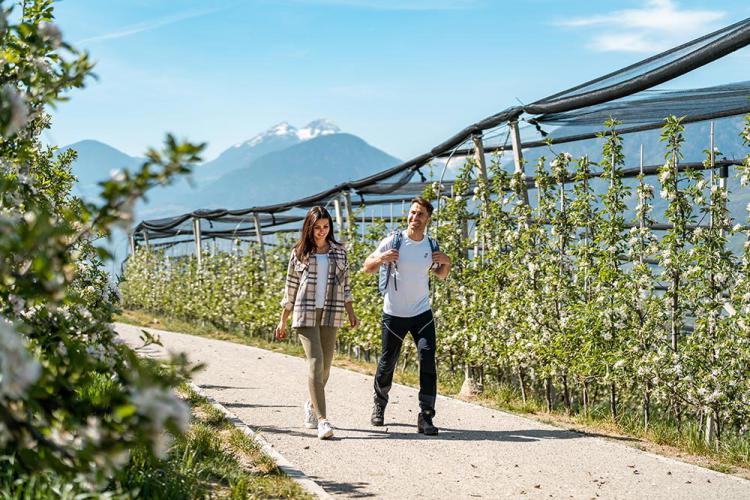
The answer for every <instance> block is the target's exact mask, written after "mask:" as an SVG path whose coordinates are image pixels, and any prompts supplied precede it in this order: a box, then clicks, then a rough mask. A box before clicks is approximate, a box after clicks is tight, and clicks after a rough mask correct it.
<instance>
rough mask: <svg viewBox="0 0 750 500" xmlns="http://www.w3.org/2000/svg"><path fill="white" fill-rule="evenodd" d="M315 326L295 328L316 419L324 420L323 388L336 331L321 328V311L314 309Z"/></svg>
mask: <svg viewBox="0 0 750 500" xmlns="http://www.w3.org/2000/svg"><path fill="white" fill-rule="evenodd" d="M315 312H316V313H317V314H316V315H315V326H305V327H302V328H297V335H299V339H300V341H301V342H302V347H303V348H304V349H305V356H306V357H307V385H308V388H309V390H310V402H312V405H313V408H314V409H315V412H316V413H317V414H318V418H326V394H325V387H326V382H328V375H329V374H330V373H331V362H332V361H333V352H334V350H335V349H336V331H337V330H338V328H336V327H333V326H321V325H320V320H321V319H322V317H323V309H316V311H315Z"/></svg>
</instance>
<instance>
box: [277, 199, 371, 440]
mask: <svg viewBox="0 0 750 500" xmlns="http://www.w3.org/2000/svg"><path fill="white" fill-rule="evenodd" d="M332 228H333V220H332V219H331V215H330V214H329V213H328V211H327V210H326V209H325V208H323V207H319V206H315V207H312V208H311V209H310V210H309V211H308V212H307V215H306V216H305V222H304V223H303V224H302V234H301V236H300V239H299V241H298V242H297V243H296V244H295V245H294V248H292V254H291V256H290V258H289V268H288V270H287V275H286V286H285V288H284V298H283V300H282V301H281V307H282V308H283V309H282V311H281V319H280V320H279V324H278V326H276V338H277V339H283V338H284V337H286V322H287V319H289V313H290V312H292V311H293V312H294V314H293V317H292V327H293V328H296V329H297V334H298V335H299V338H300V340H301V341H302V346H303V347H304V349H305V356H306V357H307V367H308V379H307V380H308V382H307V383H308V388H309V391H310V400H309V401H307V402H306V403H305V427H307V428H308V429H314V428H315V427H317V428H318V437H319V438H320V439H329V438H330V437H332V436H333V428H332V427H331V424H330V423H329V422H328V419H327V418H326V398H325V385H326V382H327V381H328V374H329V373H330V371H331V362H332V361H333V351H334V348H335V346H336V332H337V330H338V329H339V327H341V326H343V325H344V314H343V313H344V311H346V314H347V316H348V317H349V325H350V326H351V327H352V328H354V327H356V326H357V324H358V323H359V320H358V319H357V316H356V315H355V314H354V308H353V307H352V292H351V287H350V285H349V265H348V262H347V259H346V250H345V249H344V246H343V245H341V244H340V243H338V242H336V240H334V238H333V230H332Z"/></svg>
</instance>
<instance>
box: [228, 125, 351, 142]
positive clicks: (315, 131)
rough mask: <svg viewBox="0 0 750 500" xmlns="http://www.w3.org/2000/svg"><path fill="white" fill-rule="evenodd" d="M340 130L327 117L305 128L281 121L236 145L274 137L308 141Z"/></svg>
mask: <svg viewBox="0 0 750 500" xmlns="http://www.w3.org/2000/svg"><path fill="white" fill-rule="evenodd" d="M339 132H341V129H339V128H338V127H337V126H336V124H334V123H332V122H330V121H328V120H325V119H319V120H314V121H311V122H310V123H308V124H307V125H306V126H305V128H301V129H297V128H296V127H294V126H293V125H290V124H289V122H281V123H279V124H277V125H274V126H273V127H271V128H269V129H268V130H266V131H265V132H263V133H260V134H258V135H256V136H255V137H253V138H252V139H249V140H247V141H245V142H241V143H239V144H235V145H234V147H235V148H239V147H242V146H250V147H253V146H257V145H258V144H260V143H261V142H263V141H264V140H266V139H270V138H272V137H284V136H286V137H296V138H297V139H299V140H300V141H307V140H309V139H314V138H316V137H320V136H321V135H329V134H337V133H339Z"/></svg>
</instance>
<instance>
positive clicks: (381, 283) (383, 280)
mask: <svg viewBox="0 0 750 500" xmlns="http://www.w3.org/2000/svg"><path fill="white" fill-rule="evenodd" d="M401 240H403V233H402V232H401V230H397V231H393V232H392V233H391V246H390V248H389V250H399V249H400V248H401ZM427 241H429V242H430V250H431V251H432V252H438V251H440V245H438V242H437V241H436V240H435V239H434V238H432V237H431V236H427ZM392 272H393V262H389V263H387V264H383V265H382V266H380V275H379V276H378V290H380V294H381V295H385V292H386V290H388V283H389V282H390V279H391V274H392ZM393 288H394V289H395V290H398V283H396V276H395V275H394V276H393Z"/></svg>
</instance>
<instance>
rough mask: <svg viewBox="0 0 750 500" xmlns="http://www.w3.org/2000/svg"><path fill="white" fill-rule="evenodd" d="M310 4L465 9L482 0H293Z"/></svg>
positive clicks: (384, 7) (413, 8)
mask: <svg viewBox="0 0 750 500" xmlns="http://www.w3.org/2000/svg"><path fill="white" fill-rule="evenodd" d="M292 1H293V2H295V3H303V4H308V5H333V6H339V7H352V8H360V9H373V10H417V11H419V10H424V11H427V10H464V9H471V8H474V7H476V6H478V5H479V4H480V3H481V2H482V0H405V1H393V0H292Z"/></svg>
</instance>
